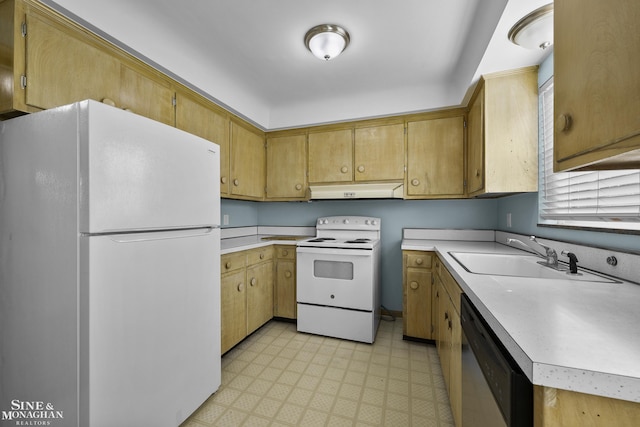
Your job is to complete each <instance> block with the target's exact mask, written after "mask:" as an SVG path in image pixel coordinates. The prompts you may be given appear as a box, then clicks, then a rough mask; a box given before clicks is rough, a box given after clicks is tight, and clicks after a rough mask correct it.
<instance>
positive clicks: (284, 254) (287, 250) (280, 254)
mask: <svg viewBox="0 0 640 427" xmlns="http://www.w3.org/2000/svg"><path fill="white" fill-rule="evenodd" d="M276 258H278V259H296V247H295V246H276Z"/></svg>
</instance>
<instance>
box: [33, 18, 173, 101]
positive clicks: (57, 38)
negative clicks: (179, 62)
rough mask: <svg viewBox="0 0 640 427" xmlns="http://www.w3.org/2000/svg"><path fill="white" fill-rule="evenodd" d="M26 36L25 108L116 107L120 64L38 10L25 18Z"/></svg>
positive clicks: (85, 38)
mask: <svg viewBox="0 0 640 427" xmlns="http://www.w3.org/2000/svg"><path fill="white" fill-rule="evenodd" d="M26 33H27V34H26V37H25V43H26V52H25V53H26V60H25V66H26V72H25V76H26V89H25V90H26V92H25V95H26V104H28V105H29V106H31V107H37V108H42V109H47V108H52V107H57V106H61V105H66V104H70V103H72V102H76V101H81V100H83V99H94V100H96V101H102V100H103V99H104V98H109V99H112V100H113V101H114V102H115V103H116V104H118V101H119V96H120V61H119V60H118V59H117V58H116V57H114V56H112V55H110V54H109V53H107V52H105V51H104V50H102V49H99V48H98V47H96V46H95V44H93V43H92V40H91V39H90V38H89V37H82V34H81V33H79V32H74V31H71V30H70V29H69V28H67V27H65V26H63V25H61V24H60V23H59V22H57V21H56V20H54V19H51V18H50V17H48V16H46V15H44V14H41V13H40V12H39V11H38V10H32V11H30V12H29V13H28V14H27V15H26ZM170 102H171V100H170V99H169V105H170Z"/></svg>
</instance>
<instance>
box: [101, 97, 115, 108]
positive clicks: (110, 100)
mask: <svg viewBox="0 0 640 427" xmlns="http://www.w3.org/2000/svg"><path fill="white" fill-rule="evenodd" d="M102 103H103V104H106V105H110V106H112V107H115V106H116V102H115V101H114V100H113V99H111V98H103V99H102Z"/></svg>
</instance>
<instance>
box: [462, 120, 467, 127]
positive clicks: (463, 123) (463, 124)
mask: <svg viewBox="0 0 640 427" xmlns="http://www.w3.org/2000/svg"><path fill="white" fill-rule="evenodd" d="M462 127H464V128H465V129H466V128H467V121H466V120H463V121H462Z"/></svg>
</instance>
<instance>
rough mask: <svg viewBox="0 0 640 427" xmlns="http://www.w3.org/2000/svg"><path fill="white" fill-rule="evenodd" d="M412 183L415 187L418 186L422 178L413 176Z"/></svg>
mask: <svg viewBox="0 0 640 427" xmlns="http://www.w3.org/2000/svg"><path fill="white" fill-rule="evenodd" d="M411 185H413V186H414V187H416V186H418V185H420V180H419V179H417V178H413V179H412V180H411Z"/></svg>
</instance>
